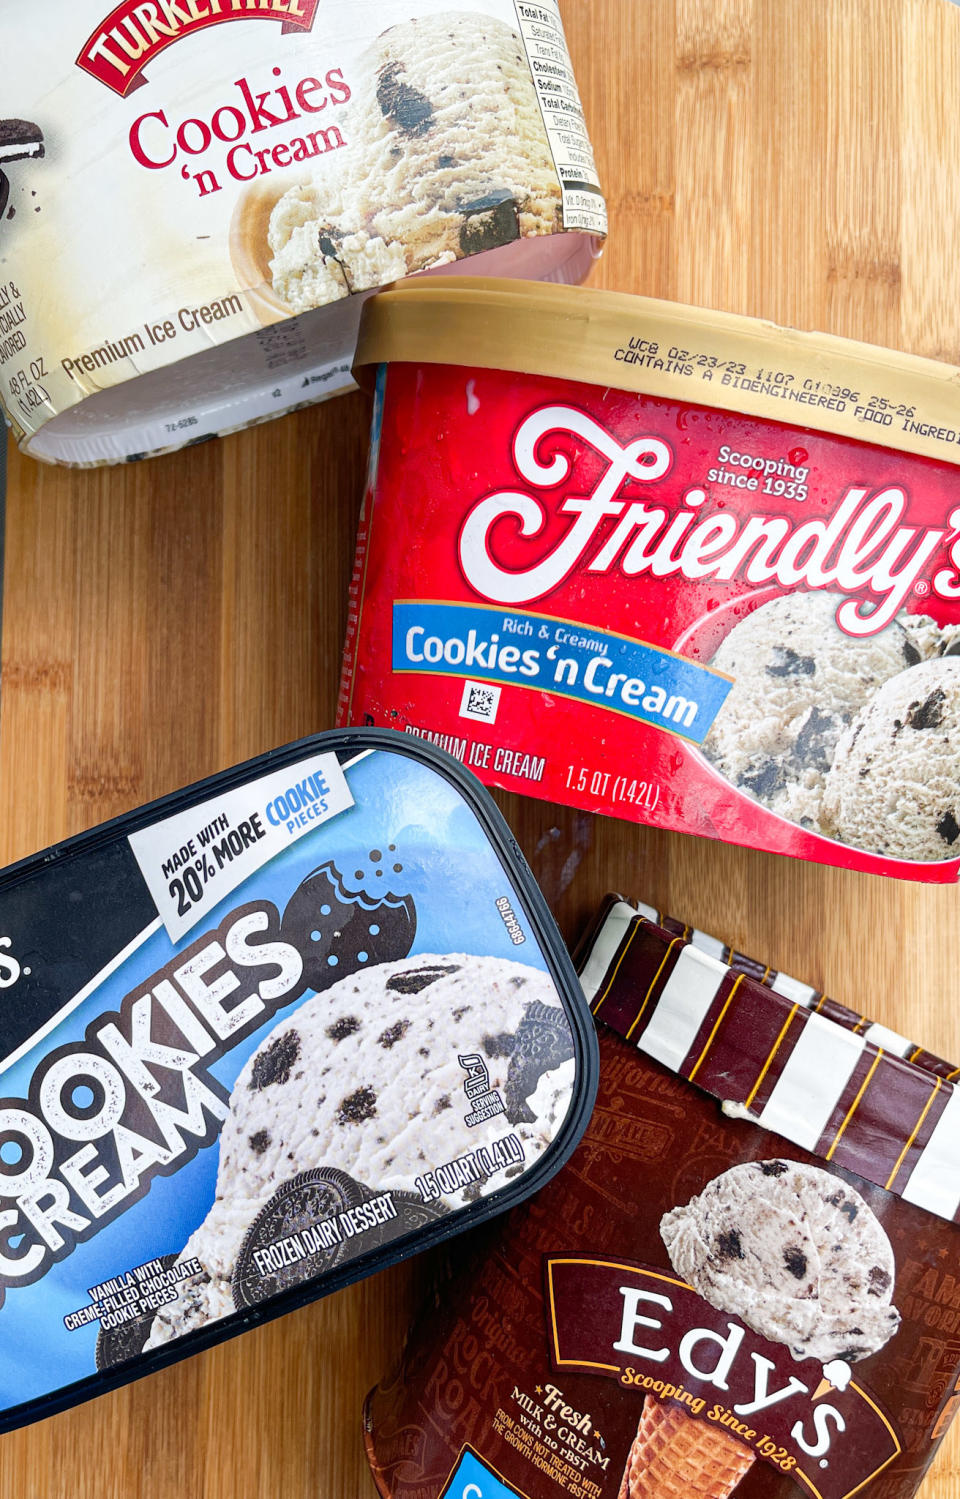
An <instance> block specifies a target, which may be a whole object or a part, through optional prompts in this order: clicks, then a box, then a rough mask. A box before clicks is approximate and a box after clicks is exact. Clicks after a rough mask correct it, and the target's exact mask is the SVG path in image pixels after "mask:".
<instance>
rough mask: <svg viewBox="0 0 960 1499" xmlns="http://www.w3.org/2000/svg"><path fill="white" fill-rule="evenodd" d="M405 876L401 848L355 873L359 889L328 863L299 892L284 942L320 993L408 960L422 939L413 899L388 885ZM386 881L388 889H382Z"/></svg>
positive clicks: (374, 854) (287, 916)
mask: <svg viewBox="0 0 960 1499" xmlns="http://www.w3.org/2000/svg"><path fill="white" fill-rule="evenodd" d="M402 873H403V865H402V864H401V863H400V862H399V860H398V859H397V851H396V848H395V847H394V846H393V845H392V844H391V845H390V846H389V847H388V848H387V849H386V850H383V851H381V850H380V849H371V851H370V854H369V868H358V869H357V870H356V871H355V873H354V881H355V884H354V888H351V887H350V882H349V881H348V879H347V878H346V877H345V876H344V875H342V874H341V873H340V871H339V869H338V868H337V866H336V865H335V864H334V862H333V860H329V861H328V862H327V863H325V864H321V865H320V867H319V868H318V869H315V870H314V871H313V872H312V874H308V875H307V877H306V879H305V880H303V881H302V883H301V884H300V885H299V886H298V887H297V889H296V890H295V891H294V892H293V895H292V896H291V897H290V899H289V901H288V902H287V906H286V909H285V911H284V913H283V920H282V922H281V927H280V930H281V933H282V935H283V937H284V938H285V939H286V940H287V941H288V942H290V943H292V945H293V946H294V947H295V948H296V949H297V951H298V952H299V953H300V956H301V957H302V958H303V976H304V979H305V980H306V982H307V985H308V986H309V988H311V989H314V990H316V991H317V992H319V991H321V990H323V989H329V988H330V986H331V984H335V983H337V982H338V981H339V980H340V979H343V978H347V977H349V975H350V974H352V973H358V972H360V971H361V970H362V969H364V968H374V967H376V965H377V964H378V963H391V962H395V961H396V960H397V959H398V958H405V957H406V956H407V954H408V953H409V951H410V949H411V948H412V946H413V942H414V938H415V937H416V934H417V912H416V907H415V905H414V902H413V897H412V896H411V895H397V894H396V893H395V892H394V891H393V890H391V889H390V888H389V884H388V881H391V880H395V878H396V876H397V875H398V874H402ZM380 882H382V885H383V886H385V887H386V888H381V889H380V890H378V889H377V885H378V884H379V883H380Z"/></svg>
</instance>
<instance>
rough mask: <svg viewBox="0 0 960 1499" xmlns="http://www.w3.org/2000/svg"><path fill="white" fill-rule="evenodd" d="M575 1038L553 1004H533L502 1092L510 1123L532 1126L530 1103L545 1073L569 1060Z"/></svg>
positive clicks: (521, 1028)
mask: <svg viewBox="0 0 960 1499" xmlns="http://www.w3.org/2000/svg"><path fill="white" fill-rule="evenodd" d="M572 1056H573V1038H572V1037H571V1035H570V1027H569V1026H568V1025H567V1022H566V1019H565V1017H564V1016H563V1014H562V1013H561V1012H560V1011H559V1010H557V1008H556V1007H555V1006H554V1005H545V1004H541V1003H539V1001H534V1003H533V1004H531V1005H529V1006H528V1007H527V1012H526V1014H525V1015H524V1017H523V1019H522V1020H521V1022H520V1025H519V1027H518V1029H517V1034H516V1039H515V1041H514V1043H513V1046H512V1048H511V1051H510V1067H509V1070H508V1072H507V1083H506V1087H505V1088H504V1090H503V1096H504V1102H505V1103H506V1106H507V1118H508V1119H509V1120H510V1123H511V1124H530V1123H532V1121H533V1119H534V1118H535V1115H534V1113H533V1111H532V1110H531V1108H530V1105H529V1104H528V1103H527V1099H528V1098H529V1097H530V1096H531V1094H533V1093H535V1092H536V1089H537V1085H538V1083H539V1082H540V1079H541V1078H542V1077H543V1075H544V1073H547V1072H552V1071H553V1069H554V1068H555V1067H559V1066H561V1065H562V1063H564V1062H567V1061H569V1060H570V1059H571V1058H572Z"/></svg>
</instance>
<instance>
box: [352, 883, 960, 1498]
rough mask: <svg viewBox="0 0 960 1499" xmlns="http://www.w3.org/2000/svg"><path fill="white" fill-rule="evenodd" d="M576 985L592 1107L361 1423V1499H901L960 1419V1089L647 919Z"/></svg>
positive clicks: (695, 940) (446, 1294)
mask: <svg viewBox="0 0 960 1499" xmlns="http://www.w3.org/2000/svg"><path fill="white" fill-rule="evenodd" d="M582 965H583V966H582V974H581V976H582V980H583V985H584V990H585V993H586V995H587V997H588V999H589V1000H590V1002H591V1005H592V1007H593V1010H594V1013H595V1014H596V1016H597V1019H598V1023H599V1028H600V1059H601V1060H600V1091H599V1095H598V1100H597V1107H596V1109H595V1111H594V1113H593V1116H592V1118H591V1121H590V1125H589V1127H588V1130H587V1133H586V1135H585V1136H584V1139H583V1141H582V1143H581V1144H580V1146H579V1147H578V1149H577V1150H576V1152H575V1153H574V1155H573V1156H572V1158H571V1160H570V1161H569V1163H568V1164H567V1166H566V1167H565V1168H564V1169H563V1171H562V1172H560V1173H559V1175H558V1176H556V1177H555V1178H554V1179H553V1181H552V1182H551V1183H550V1184H549V1185H548V1186H547V1187H546V1188H544V1190H543V1192H541V1193H540V1194H538V1196H537V1197H535V1198H534V1199H532V1200H531V1201H530V1202H528V1203H527V1204H525V1205H524V1206H523V1207H521V1208H518V1209H517V1210H516V1211H515V1212H513V1213H511V1214H510V1215H509V1217H508V1218H507V1219H505V1220H504V1221H503V1223H502V1224H501V1225H496V1226H495V1227H494V1228H493V1229H492V1231H491V1233H490V1234H489V1235H487V1236H484V1238H483V1241H482V1243H480V1245H479V1247H478V1248H477V1250H476V1251H475V1254H474V1256H473V1257H472V1258H471V1260H470V1261H469V1262H468V1263H467V1264H466V1266H464V1267H462V1269H461V1273H460V1274H458V1275H457V1276H456V1277H455V1278H454V1279H453V1280H452V1281H448V1282H447V1283H445V1284H444V1285H442V1286H441V1288H440V1290H439V1292H438V1295H437V1298H436V1304H435V1306H433V1307H431V1308H430V1310H429V1311H428V1313H427V1314H426V1315H425V1316H424V1317H423V1319H422V1320H421V1321H420V1322H419V1323H418V1324H417V1325H415V1327H414V1329H413V1332H412V1335H411V1339H410V1343H409V1345H408V1348H407V1350H406V1353H405V1355H404V1359H403V1364H402V1367H401V1369H400V1370H399V1372H398V1373H397V1374H396V1375H395V1376H392V1377H390V1378H388V1379H386V1380H385V1381H384V1382H383V1383H382V1384H381V1385H380V1386H379V1387H378V1388H377V1389H376V1390H375V1391H374V1392H373V1393H372V1395H371V1396H370V1398H369V1401H368V1404H367V1411H366V1421H365V1429H366V1438H367V1446H368V1452H369V1456H370V1461H371V1466H372V1468H373V1473H374V1477H375V1479H376V1481H377V1485H378V1487H379V1490H380V1493H381V1494H382V1495H383V1496H384V1499H414V1496H415V1499H477V1496H478V1495H481V1496H482V1499H568V1496H574V1499H648V1496H649V1499H672V1496H676V1499H698V1496H704V1499H728V1496H730V1495H734V1494H735V1495H736V1496H737V1499H741V1496H742V1499H799V1496H800V1495H804V1496H806V1499H811V1496H813V1499H853V1496H854V1495H863V1496H865V1499H867V1496H869V1499H909V1496H911V1495H914V1494H915V1493H916V1492H917V1489H918V1487H919V1486H920V1484H921V1481H922V1479H923V1476H924V1473H925V1472H926V1469H927V1467H928V1466H929V1464H930V1462H931V1460H932V1458H933V1456H934V1453H935V1452H936V1449H937V1445H938V1443H939V1441H940V1439H941V1437H942V1436H943V1433H944V1431H945V1430H946V1428H947V1426H948V1424H949V1422H950V1420H951V1418H952V1416H953V1415H954V1413H955V1410H956V1408H957V1405H958V1403H960V1393H958V1392H960V1344H958V1338H957V1332H958V1327H960V1312H958V1310H957V1296H956V1287H957V1275H958V1268H960V1224H958V1218H960V1151H958V1149H957V1136H956V1117H957V1112H958V1107H960V1105H958V1095H957V1092H956V1078H957V1075H958V1072H957V1070H956V1069H947V1072H948V1075H946V1076H945V1075H944V1069H943V1064H941V1063H938V1062H937V1061H936V1059H929V1061H930V1063H931V1065H928V1064H927V1063H928V1059H927V1057H926V1054H923V1053H919V1052H918V1050H917V1049H916V1048H913V1047H911V1046H910V1043H909V1042H908V1041H906V1039H905V1038H903V1037H900V1036H897V1035H895V1033H894V1032H892V1031H890V1030H888V1029H886V1028H884V1027H881V1026H878V1025H875V1024H871V1023H870V1022H869V1021H868V1020H867V1019H866V1018H865V1017H863V1016H860V1017H851V1012H850V1011H847V1010H844V1009H843V1007H842V1006H838V1005H835V1004H834V1002H833V1001H830V1000H828V999H826V998H825V996H823V995H822V994H818V993H816V992H815V991H814V990H813V989H811V988H810V987H809V986H807V985H805V984H802V983H799V982H797V981H796V980H794V979H792V978H790V977H788V976H787V975H784V974H778V973H775V972H773V971H772V970H771V969H769V968H765V967H764V966H763V965H761V964H757V963H754V962H752V961H751V960H750V959H746V958H743V957H741V956H740V955H739V954H735V953H732V952H731V951H730V949H729V948H727V947H726V946H724V945H723V944H721V943H720V942H718V941H716V940H715V939H712V938H710V937H707V936H706V935H705V934H703V933H699V932H692V931H691V930H690V929H689V928H687V927H682V926H680V925H679V924H678V923H675V922H671V921H663V920H662V918H660V917H659V916H658V915H657V913H656V912H655V911H653V910H651V909H650V908H648V907H640V908H639V910H638V909H637V908H632V907H630V906H629V905H628V903H626V902H624V901H621V900H619V899H612V900H610V901H609V902H608V904H607V906H606V907H605V909H604V911H603V912H602V913H601V919H600V920H599V921H598V922H597V924H596V926H595V928H594V929H593V931H592V932H591V933H590V934H589V938H588V940H587V942H586V943H585V945H584V949H583V952H582ZM851 1019H852V1020H853V1021H854V1022H855V1023H853V1024H851V1023H850V1022H851ZM471 1485H472V1486H473V1487H471Z"/></svg>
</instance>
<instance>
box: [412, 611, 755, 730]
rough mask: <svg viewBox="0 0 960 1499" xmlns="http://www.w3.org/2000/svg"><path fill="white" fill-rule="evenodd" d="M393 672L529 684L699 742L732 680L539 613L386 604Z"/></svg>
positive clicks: (643, 644)
mask: <svg viewBox="0 0 960 1499" xmlns="http://www.w3.org/2000/svg"><path fill="white" fill-rule="evenodd" d="M393 669H394V671H415V672H429V673H432V674H434V675H436V676H446V677H461V678H464V677H473V678H479V679H481V680H483V681H486V682H499V683H503V684H505V685H509V686H513V687H534V688H536V689H537V690H538V691H539V692H546V693H550V694H552V695H553V696H555V697H566V698H573V699H575V700H576V701H577V702H581V703H590V704H591V705H592V706H593V707H595V708H606V709H608V710H610V711H612V712H616V713H624V714H626V715H627V716H628V717H629V718H634V719H637V720H638V721H639V722H641V723H648V724H652V725H653V726H654V727H655V728H658V729H667V730H668V731H669V732H670V733H673V734H677V735H679V737H680V738H681V739H689V740H692V741H693V743H694V744H702V743H703V741H704V739H705V738H706V736H707V733H708V732H709V729H710V725H711V724H712V723H713V720H714V719H715V718H716V716H717V714H718V713H719V711H720V709H721V707H722V706H723V702H724V699H725V698H726V696H727V693H728V692H729V691H730V688H731V687H732V685H733V683H732V682H731V680H730V678H729V677H725V676H722V675H721V674H720V673H719V672H716V671H714V670H713V669H712V668H711V667H709V666H701V665H700V663H699V662H697V661H688V660H687V659H686V658H685V657H683V656H675V655H673V654H672V653H671V652H670V651H665V650H663V649H661V648H660V647H659V646H655V645H648V644H647V643H646V642H645V641H642V640H631V639H629V638H628V637H627V636H625V635H612V634H610V633H609V632H608V631H606V630H597V629H594V628H592V627H591V626H588V625H576V624H571V623H570V622H569V621H567V620H562V619H551V618H549V617H548V616H545V615H542V614H526V613H517V612H515V611H513V610H503V609H490V608H485V607H479V606H476V605H471V604H445V603H429V602H428V603H419V602H414V603H408V602H399V603H395V604H394V606H393Z"/></svg>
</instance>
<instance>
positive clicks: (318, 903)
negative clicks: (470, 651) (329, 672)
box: [0, 730, 596, 1428]
mask: <svg viewBox="0 0 960 1499" xmlns="http://www.w3.org/2000/svg"><path fill="white" fill-rule="evenodd" d="M0 932H2V933H3V936H2V937H0V987H2V988H3V990H4V991H6V992H5V1001H6V1002H5V1005H4V1009H3V1032H2V1055H3V1060H2V1062H0V1070H2V1072H3V1099H2V1102H0V1329H2V1334H3V1341H4V1346H5V1347H6V1348H8V1349H16V1356H15V1357H12V1358H8V1359H7V1360H6V1361H5V1364H4V1367H3V1370H2V1371H0V1425H2V1427H4V1428H9V1427H12V1426H16V1425H18V1424H21V1423H22V1422H25V1421H30V1420H33V1419H35V1418H36V1417H38V1416H41V1415H46V1414H48V1413H50V1412H51V1411H54V1410H57V1409H60V1408H62V1407H63V1406H66V1405H69V1404H72V1403H73V1402H75V1401H77V1400H81V1399H83V1398H85V1397H87V1396H89V1395H94V1394H98V1393H100V1392H101V1391H103V1390H105V1389H108V1388H110V1387H112V1386H114V1385H117V1384H120V1383H123V1382H125V1381H126V1380H129V1379H132V1378H134V1377H135V1376H137V1375H139V1374H143V1373H147V1372H150V1371H152V1370H154V1369H156V1368H159V1367H161V1366H162V1365H164V1364H166V1363H169V1362H172V1361H173V1360H175V1359H178V1358H181V1357H183V1356H185V1355H186V1354H188V1353H190V1352H193V1351H195V1350H196V1349H198V1348H201V1347H204V1346H207V1345H209V1344H211V1343H214V1342H218V1341H220V1340H222V1339H224V1338H226V1337H229V1336H230V1335H232V1334H233V1333H236V1332H238V1331H240V1330H242V1329H243V1328H245V1327H248V1326H250V1325H252V1324H255V1323H257V1322H260V1321H262V1320H264V1319H266V1318H269V1317H273V1316H276V1315H278V1314H279V1313H280V1312H283V1311H286V1310H289V1309H291V1308H293V1307H295V1306H298V1305H301V1304H302V1303H304V1302H305V1301H308V1300H311V1299H314V1298H315V1297H317V1296H319V1295H323V1294H326V1293H327V1292H328V1291H332V1290H335V1289H336V1288H338V1287H340V1286H342V1285H344V1284H346V1283H347V1282H350V1281H353V1280H356V1279H358V1278H360V1277H361V1276H364V1275H367V1274H369V1273H370V1272H371V1271H374V1270H376V1269H379V1268H380V1267H381V1266H383V1265H386V1264H389V1263H392V1262H393V1261H395V1260H397V1259H398V1258H401V1257H405V1256H407V1255H409V1254H411V1253H413V1252H414V1251H416V1250H418V1249H420V1248H422V1247H424V1246H426V1245H428V1244H432V1243H436V1242H438V1241H439V1240H441V1239H445V1238H447V1237H449V1236H450V1235H451V1234H454V1233H457V1232H459V1231H460V1230H461V1229H462V1228H465V1227H467V1226H468V1225H469V1224H471V1223H475V1222H481V1221H483V1220H484V1219H486V1218H488V1217H489V1216H490V1215H491V1214H493V1213H495V1212H497V1211H500V1210H501V1209H502V1208H505V1207H506V1206H508V1205H509V1204H510V1203H512V1202H516V1201H518V1200H519V1199H520V1198H522V1197H523V1196H525V1195H526V1193H528V1192H530V1191H532V1190H534V1189H535V1188H536V1187H537V1186H538V1185H540V1184H541V1183H542V1182H544V1181H545V1180H546V1178H547V1177H548V1176H549V1175H551V1174H552V1172H553V1171H555V1170H556V1169H557V1168H558V1166H559V1165H560V1164H561V1163H562V1161H563V1160H564V1159H565V1158H566V1157H567V1156H568V1155H569V1153H570V1151H571V1149H572V1148H573V1146H574V1144H575V1143H576V1141H577V1139H578V1138H579V1136H580V1134H581V1133H582V1130H583V1127H584V1125H585V1123H586V1118H587V1115H588V1113H589V1109H590V1105H591V1102H592V1096H593V1092H594V1089H595V1081H596V1078H595V1067H596V1061H595V1038H594V1036H593V1034H592V1033H593V1027H592V1025H591V1023H590V1017H589V1013H588V1012H587V1010H586V1007H585V1005H584V1003H583V997H582V992H581V991H580V989H579V986H578V985H577V982H576V978H575V974H574V971H573V968H572V966H571V964H570V960H569V958H568V957H567V956H566V954H565V951H564V949H563V946H562V943H561V942H560V939H559V937H558V934H557V932H556V929H555V927H554V926H553V924H552V921H551V919H550V917H549V915H548V913H547V910H546V907H545V905H544V902H543V900H542V898H541V896H540V894H539V892H538V891H537V889H536V886H535V885H534V883H533V881H532V878H531V876H530V874H529V871H528V870H527V868H526V866H525V864H524V862H523V860H522V858H521V857H520V855H519V854H518V852H517V849H516V846H515V844H514V843H513V841H512V839H511V838H510V836H509V833H508V831H507V829H506V826H505V824H504V823H503V822H502V820H501V819H500V817H499V814H498V813H497V812H496V809H495V808H494V807H493V806H492V804H491V802H490V800H489V798H488V796H487V793H486V792H484V790H483V788H482V787H481V786H480V785H479V783H477V782H476V781H475V779H474V778H473V777H471V776H468V775H466V774H465V773H464V772H463V771H462V770H461V769H460V768H459V767H458V766H457V765H456V763H455V762H453V761H451V760H450V759H449V758H448V757H447V756H445V755H443V754H442V753H441V752H438V751H433V750H431V748H430V747H429V746H422V745H416V744H413V743H412V742H411V741H409V740H404V739H403V738H401V737H400V736H399V735H395V734H385V733H383V732H382V731H380V730H373V731H361V732H350V733H345V734H327V735H319V736H317V737H315V738H313V739H305V740H302V741H300V742H299V743H297V744H294V745H291V746H289V747H288V748H286V749H282V750H278V751H276V752H275V753H273V754H269V755H264V756H261V757H260V758H259V759H257V760H254V761H251V762H249V763H248V764H246V765H242V766H240V767H239V768H237V769H234V770H231V771H227V772H225V773H223V774H221V775H218V776H215V777H213V778H212V779H211V780H208V781H205V782H202V783H200V784H199V785H196V786H193V787H191V788H190V789H188V790H186V791H183V792H180V793H179V794H178V795H176V796H172V797H168V798H167V799H166V800H164V801H161V802H156V803H154V804H153V805H151V806H149V807H145V808H143V809H141V810H140V811H138V812H134V813H131V814H130V815H129V816H126V817H122V818H120V819H118V820H117V821H115V822H111V823H108V824H106V825H105V826H104V827H101V828H97V829H94V830H93V831H92V832H90V833H85V834H83V835H82V836H81V837H78V838H73V839H71V840H69V841H68V842H66V843H63V844H61V845H58V846H57V847H55V848H52V849H49V850H47V852H46V853H44V854H40V855H37V856H36V857H35V858H32V859H29V860H26V861H24V862H23V863H21V864H18V865H15V866H14V867H12V868H11V869H9V870H7V871H5V872H4V873H3V875H2V876H0Z"/></svg>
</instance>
